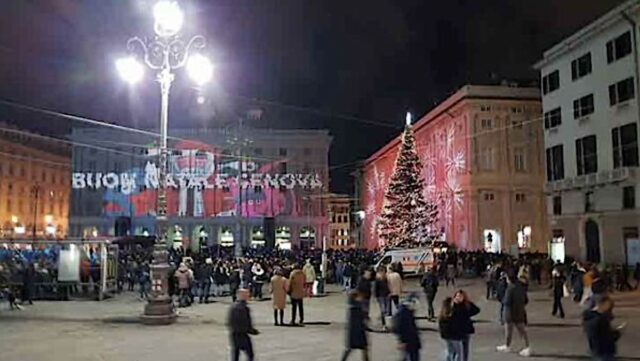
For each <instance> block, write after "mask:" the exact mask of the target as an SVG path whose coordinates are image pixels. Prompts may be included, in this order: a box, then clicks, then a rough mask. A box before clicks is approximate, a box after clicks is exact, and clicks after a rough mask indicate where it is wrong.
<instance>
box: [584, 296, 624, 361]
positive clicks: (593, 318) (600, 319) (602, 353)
mask: <svg viewBox="0 0 640 361" xmlns="http://www.w3.org/2000/svg"><path fill="white" fill-rule="evenodd" d="M612 313H613V301H612V300H611V298H609V297H608V296H603V297H598V300H597V302H596V307H595V308H594V309H592V310H587V311H584V313H583V314H582V324H583V327H584V330H585V333H586V335H587V341H588V343H589V351H590V352H591V357H592V358H593V360H594V361H613V360H614V359H615V355H616V342H617V341H618V339H619V338H620V335H621V333H620V330H621V329H623V328H624V325H622V326H621V327H618V328H617V329H613V328H612V327H611V319H612V316H611V315H612Z"/></svg>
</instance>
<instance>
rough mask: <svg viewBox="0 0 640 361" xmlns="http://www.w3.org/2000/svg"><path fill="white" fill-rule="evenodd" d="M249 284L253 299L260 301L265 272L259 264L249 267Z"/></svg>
mask: <svg viewBox="0 0 640 361" xmlns="http://www.w3.org/2000/svg"><path fill="white" fill-rule="evenodd" d="M251 275H252V277H251V284H252V288H253V298H254V299H257V300H260V301H262V286H263V284H264V277H265V272H264V269H263V268H262V265H261V264H260V262H257V261H256V262H255V263H254V264H253V266H252V267H251Z"/></svg>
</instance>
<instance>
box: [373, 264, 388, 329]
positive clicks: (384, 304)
mask: <svg viewBox="0 0 640 361" xmlns="http://www.w3.org/2000/svg"><path fill="white" fill-rule="evenodd" d="M374 293H375V297H376V300H377V301H378V308H379V309H380V322H381V323H382V331H384V332H386V331H387V320H386V318H387V316H391V309H390V308H391V305H390V304H389V284H388V282H387V270H386V268H385V267H384V266H380V267H379V268H378V272H377V273H376V280H375V282H374Z"/></svg>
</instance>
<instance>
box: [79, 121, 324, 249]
mask: <svg viewBox="0 0 640 361" xmlns="http://www.w3.org/2000/svg"><path fill="white" fill-rule="evenodd" d="M171 136H172V138H171V139H170V144H169V147H170V148H171V150H170V157H169V174H170V179H169V181H168V188H169V189H168V194H167V197H168V198H167V199H168V216H169V240H170V241H173V242H174V243H179V244H183V245H184V246H189V247H191V248H192V249H194V250H197V249H198V248H199V247H201V246H204V245H205V244H206V245H212V244H220V245H224V246H232V245H234V244H240V245H242V246H245V247H250V246H253V247H258V246H263V245H269V246H277V247H280V248H285V249H287V248H292V247H303V248H311V247H319V246H321V243H320V241H321V239H322V237H323V236H325V235H327V224H328V222H327V218H326V204H325V202H326V201H325V200H323V199H322V198H321V197H314V195H316V194H321V193H322V192H326V191H327V190H326V187H327V185H328V182H329V176H328V153H329V146H330V144H331V137H330V136H329V134H328V132H327V131H324V130H268V129H249V128H243V129H238V130H228V129H227V130H224V129H188V130H184V129H182V130H180V129H176V130H172V131H171ZM72 138H73V139H74V141H76V142H78V143H83V144H93V145H97V146H99V147H105V148H109V149H104V150H101V149H100V148H87V147H82V146H76V147H74V149H73V170H74V173H73V177H72V184H73V197H72V207H71V219H70V230H71V233H72V234H73V235H76V236H79V237H91V236H100V235H101V236H113V235H125V234H129V235H145V234H154V232H155V214H156V213H155V212H156V190H157V188H158V179H157V177H155V176H154V175H157V167H156V164H155V162H156V161H157V148H156V146H155V145H154V143H153V140H154V138H153V137H150V136H149V135H145V134H135V133H123V132H121V131H118V130H104V129H94V128H77V129H74V130H73V133H72ZM150 142H151V143H150ZM114 150H116V151H114Z"/></svg>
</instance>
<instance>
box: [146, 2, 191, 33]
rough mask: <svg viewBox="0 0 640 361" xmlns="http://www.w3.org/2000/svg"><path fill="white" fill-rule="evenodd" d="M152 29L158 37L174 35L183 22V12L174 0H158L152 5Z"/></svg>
mask: <svg viewBox="0 0 640 361" xmlns="http://www.w3.org/2000/svg"><path fill="white" fill-rule="evenodd" d="M153 20H154V30H155V32H156V34H157V35H158V36H160V37H169V36H174V35H176V34H177V33H178V32H179V31H180V29H181V28H182V24H183V23H184V14H183V13H182V10H180V6H178V3H177V2H175V1H166V0H163V1H159V2H158V3H156V5H155V6H154V7H153Z"/></svg>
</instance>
